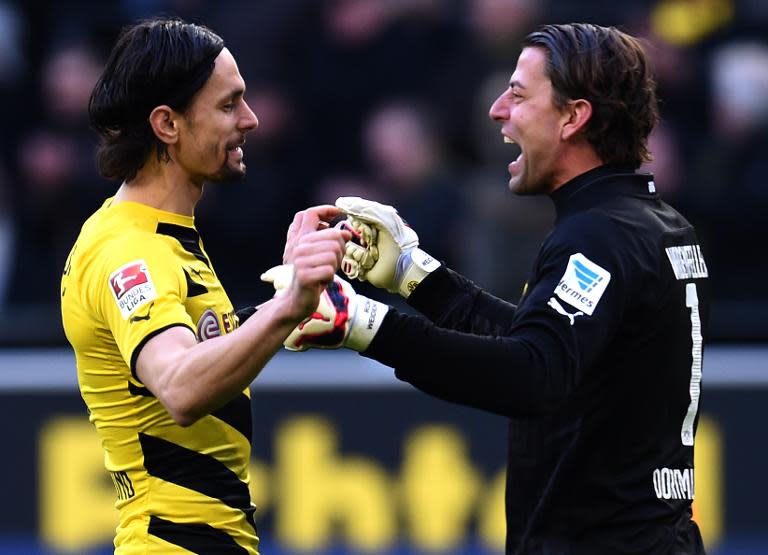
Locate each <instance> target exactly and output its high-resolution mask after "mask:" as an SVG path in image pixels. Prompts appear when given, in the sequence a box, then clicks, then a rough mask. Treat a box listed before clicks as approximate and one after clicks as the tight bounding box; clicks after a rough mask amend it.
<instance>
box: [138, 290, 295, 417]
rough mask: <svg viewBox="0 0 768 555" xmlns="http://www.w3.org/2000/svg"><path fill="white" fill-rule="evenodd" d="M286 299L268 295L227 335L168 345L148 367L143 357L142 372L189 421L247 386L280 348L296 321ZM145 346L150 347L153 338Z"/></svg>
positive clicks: (163, 399)
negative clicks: (252, 313)
mask: <svg viewBox="0 0 768 555" xmlns="http://www.w3.org/2000/svg"><path fill="white" fill-rule="evenodd" d="M286 304H287V301H286V300H285V299H281V298H276V299H272V300H270V301H269V302H267V303H265V304H264V305H262V307H261V308H260V309H259V311H258V312H257V313H256V314H254V315H253V316H252V317H251V318H249V319H248V320H247V321H246V322H245V323H244V324H243V325H242V326H240V327H239V328H238V329H236V330H235V331H233V332H232V333H229V334H227V335H223V336H219V337H215V338H211V339H208V340H206V341H202V342H200V343H195V342H192V343H191V344H189V343H187V344H186V345H183V348H174V346H173V345H164V346H163V347H164V349H163V350H164V351H166V352H167V353H169V354H168V355H166V356H163V355H162V354H160V355H156V356H155V357H153V360H151V362H149V363H148V364H147V365H145V366H144V367H142V366H141V358H140V359H139V360H140V363H139V365H138V366H137V372H139V371H140V373H139V377H140V378H142V381H145V385H147V386H148V387H149V388H150V390H151V391H153V393H154V394H155V395H156V396H157V397H158V398H159V399H160V401H161V402H162V403H163V405H164V406H165V407H166V409H167V410H168V411H169V413H170V414H171V415H172V416H173V418H174V420H176V421H177V422H179V423H180V424H182V425H188V424H191V423H193V422H194V421H196V420H197V419H199V418H200V417H202V416H204V415H206V414H209V413H211V412H212V411H214V410H216V409H217V408H219V407H220V406H222V405H224V404H226V403H227V402H228V401H229V400H231V399H232V398H234V397H235V396H236V395H238V394H239V393H241V392H242V391H243V390H244V389H246V388H247V387H248V386H249V385H250V383H251V382H252V381H253V380H254V379H255V378H256V377H257V376H258V374H259V372H261V370H262V369H263V368H264V366H265V365H266V363H267V362H268V361H269V359H270V358H271V357H272V356H273V355H274V354H275V353H276V352H277V351H278V350H279V349H280V348H281V347H282V343H283V340H284V339H285V337H286V336H287V335H288V334H289V333H290V331H291V330H292V329H293V328H294V327H295V326H296V325H297V324H298V321H297V320H296V319H295V317H289V316H288V313H289V311H288V310H286ZM187 335H189V334H187ZM166 339H167V336H166ZM178 341H187V339H181V338H178ZM147 347H150V348H151V342H150V343H148V344H147ZM179 347H182V346H181V345H180V346H179ZM145 349H146V347H145ZM140 357H141V355H140ZM144 378H146V380H145V379H144ZM147 381H149V383H146V382H147Z"/></svg>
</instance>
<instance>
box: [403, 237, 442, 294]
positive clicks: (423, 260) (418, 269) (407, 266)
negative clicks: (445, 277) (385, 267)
mask: <svg viewBox="0 0 768 555" xmlns="http://www.w3.org/2000/svg"><path fill="white" fill-rule="evenodd" d="M440 265H441V264H440V261H439V260H436V259H435V258H433V257H432V256H431V255H429V254H428V253H426V252H424V251H423V250H421V249H420V248H418V247H416V248H413V249H411V250H409V251H407V252H405V253H403V255H402V256H401V257H400V259H399V260H398V264H397V266H398V267H397V274H396V275H397V276H398V277H397V279H396V280H395V281H396V283H397V286H398V287H397V292H398V293H400V295H401V296H403V297H404V298H406V299H407V298H408V297H410V295H411V293H413V291H414V290H415V289H416V288H417V287H418V286H419V284H420V283H421V282H422V280H423V279H424V278H426V277H427V276H428V275H429V274H431V273H432V272H434V271H435V270H437V269H438V268H439V267H440Z"/></svg>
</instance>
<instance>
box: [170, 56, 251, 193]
mask: <svg viewBox="0 0 768 555" xmlns="http://www.w3.org/2000/svg"><path fill="white" fill-rule="evenodd" d="M244 94H245V82H244V81H243V78H242V77H241V76H240V71H239V70H238V69H237V64H236V63H235V59H234V58H233V57H232V54H231V53H230V52H229V50H227V49H226V48H225V49H223V50H222V51H221V53H220V54H219V55H218V57H217V58H216V60H215V65H214V69H213V73H211V76H210V77H209V78H208V80H207V81H206V82H205V85H203V87H202V88H201V89H200V90H199V91H198V93H197V94H196V95H195V98H194V99H193V100H192V103H191V104H190V106H189V108H188V109H187V111H186V112H185V113H184V114H183V117H182V118H180V119H179V126H180V127H179V140H178V142H177V143H176V145H175V147H174V156H173V158H174V160H175V161H176V162H177V163H178V164H179V165H180V166H181V167H182V168H183V169H184V170H185V172H186V173H187V174H188V176H189V178H190V180H191V181H192V182H193V183H196V184H202V183H205V182H210V181H214V182H218V181H231V180H235V179H240V178H242V177H243V176H244V175H245V163H244V162H243V149H242V145H243V144H244V143H245V135H246V134H247V133H248V132H249V131H252V130H253V129H255V128H256V127H257V126H258V124H259V121H258V119H257V118H256V115H255V114H254V113H253V111H251V109H250V107H249V106H248V104H247V103H246V102H245V100H244V99H243V95H244Z"/></svg>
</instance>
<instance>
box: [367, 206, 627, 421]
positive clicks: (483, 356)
mask: <svg viewBox="0 0 768 555" xmlns="http://www.w3.org/2000/svg"><path fill="white" fill-rule="evenodd" d="M580 219H581V218H580ZM556 231H557V232H556V233H554V234H553V236H551V237H550V240H549V241H548V243H547V245H546V246H545V247H544V248H543V250H542V254H541V256H540V257H539V259H538V260H537V267H536V268H535V269H534V276H535V278H534V280H533V282H532V286H531V288H530V290H529V291H528V294H527V295H526V296H525V297H524V299H523V300H522V302H521V303H520V305H519V306H518V307H517V310H516V311H515V314H514V319H513V321H512V323H511V325H510V326H509V327H508V329H507V330H506V331H505V332H504V333H497V334H494V335H481V334H476V333H471V332H467V331H459V330H457V329H452V328H450V329H449V328H447V327H441V326H437V325H435V324H433V323H431V322H427V321H426V320H425V319H423V318H418V317H413V316H409V315H405V314H400V313H398V312H396V311H392V310H391V311H390V312H391V313H392V314H389V313H388V314H387V316H386V317H385V320H384V322H383V324H382V327H381V329H380V330H379V333H378V334H377V336H376V338H374V340H373V342H372V343H371V345H370V347H369V349H368V350H367V351H366V352H365V353H364V355H365V356H368V357H371V358H374V359H376V360H378V361H380V362H382V363H384V364H387V365H388V366H392V367H394V368H395V369H396V375H397V376H398V378H400V379H402V380H404V381H407V382H409V383H411V384H413V385H415V386H416V387H418V388H419V389H422V390H423V391H425V392H427V393H430V394H432V395H435V396H438V397H441V398H443V399H446V400H448V401H452V402H456V403H459V404H464V405H469V406H473V407H476V408H480V409H484V410H488V411H490V412H494V413H498V414H503V415H505V416H520V415H530V414H539V413H542V412H546V411H548V410H551V409H552V407H553V406H556V405H557V404H559V403H561V402H562V401H563V399H565V398H566V397H567V396H568V395H570V394H571V393H572V392H573V391H574V389H575V388H577V387H578V386H579V384H580V383H581V382H582V380H583V377H584V372H585V371H586V369H588V368H590V366H591V365H592V364H593V363H594V362H595V360H596V359H597V358H598V357H600V356H601V354H602V353H604V351H605V349H606V346H607V345H608V344H609V343H610V341H611V340H612V338H613V336H614V334H615V333H616V330H617V327H618V325H619V322H620V320H621V315H622V313H623V310H624V304H625V295H626V284H625V280H624V277H623V274H624V269H623V267H622V266H623V264H622V262H621V258H622V256H623V255H622V252H621V250H620V249H617V248H616V241H617V240H618V238H617V237H616V230H615V229H613V226H611V225H608V224H606V223H605V222H601V221H597V220H593V221H590V220H588V219H587V220H585V221H575V222H573V223H572V224H571V225H566V226H561V227H560V228H559V229H558V230H556ZM500 302H503V301H500ZM491 327H493V326H491Z"/></svg>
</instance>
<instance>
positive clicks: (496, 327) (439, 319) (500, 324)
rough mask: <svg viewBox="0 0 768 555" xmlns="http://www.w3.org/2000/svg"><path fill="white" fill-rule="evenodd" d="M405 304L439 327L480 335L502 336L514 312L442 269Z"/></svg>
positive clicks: (425, 280)
mask: <svg viewBox="0 0 768 555" xmlns="http://www.w3.org/2000/svg"><path fill="white" fill-rule="evenodd" d="M408 304H410V305H411V306H413V307H414V308H415V309H417V310H418V311H419V312H421V313H422V314H424V316H426V317H427V318H429V319H430V320H431V321H432V322H434V323H436V324H437V325H439V326H441V327H444V328H448V329H452V330H457V331H465V332H470V333H476V334H480V335H503V334H504V333H505V332H506V330H508V329H509V327H510V326H511V324H512V320H513V319H514V316H515V312H516V309H517V307H516V306H515V305H513V304H511V303H508V302H506V301H504V300H502V299H499V298H497V297H494V296H493V295H490V294H488V293H486V292H485V291H483V290H482V289H480V288H479V287H478V286H477V285H475V284H474V283H472V282H471V281H470V280H468V279H467V278H465V277H464V276H462V275H461V274H458V273H456V272H454V271H452V270H450V269H449V268H446V267H445V266H442V267H440V268H438V269H437V270H435V271H434V272H432V273H431V274H430V275H429V276H427V277H426V278H425V279H424V281H422V283H421V284H420V285H419V286H418V287H417V288H416V290H415V291H414V292H413V294H412V295H411V296H410V297H409V299H408Z"/></svg>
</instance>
